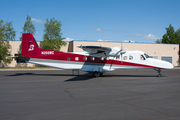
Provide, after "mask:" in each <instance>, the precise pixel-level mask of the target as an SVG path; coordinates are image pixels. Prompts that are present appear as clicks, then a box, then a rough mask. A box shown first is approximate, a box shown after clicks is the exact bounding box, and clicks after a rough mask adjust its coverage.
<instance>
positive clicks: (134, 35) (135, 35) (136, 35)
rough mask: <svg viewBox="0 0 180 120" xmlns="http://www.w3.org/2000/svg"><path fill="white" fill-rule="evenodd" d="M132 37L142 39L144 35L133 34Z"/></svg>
mask: <svg viewBox="0 0 180 120" xmlns="http://www.w3.org/2000/svg"><path fill="white" fill-rule="evenodd" d="M131 36H132V37H142V36H143V35H142V34H132V35H131Z"/></svg>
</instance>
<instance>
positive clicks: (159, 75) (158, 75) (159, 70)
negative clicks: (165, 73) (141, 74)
mask: <svg viewBox="0 0 180 120" xmlns="http://www.w3.org/2000/svg"><path fill="white" fill-rule="evenodd" d="M157 77H162V74H161V69H157Z"/></svg>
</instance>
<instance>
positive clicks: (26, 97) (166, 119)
mask: <svg viewBox="0 0 180 120" xmlns="http://www.w3.org/2000/svg"><path fill="white" fill-rule="evenodd" d="M77 74H78V73H77V72H76V71H75V75H72V71H71V70H7V71H0V120H180V69H172V70H162V77H160V78H159V77H156V71H154V70H116V71H113V72H107V73H105V74H104V75H103V76H102V77H98V78H94V77H92V73H86V72H82V71H80V72H79V75H77Z"/></svg>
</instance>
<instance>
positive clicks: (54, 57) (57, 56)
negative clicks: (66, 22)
mask: <svg viewBox="0 0 180 120" xmlns="http://www.w3.org/2000/svg"><path fill="white" fill-rule="evenodd" d="M68 57H70V60H67V58H68ZM76 57H78V60H75V58H76ZM84 57H87V60H84V59H83V58H84ZM91 57H93V56H87V55H80V54H75V53H65V52H58V51H54V54H53V55H38V56H33V57H31V58H39V59H49V60H61V61H71V62H89V63H100V64H112V65H123V66H134V67H146V68H156V69H161V68H159V67H155V66H150V65H144V64H138V63H131V62H125V61H119V60H112V59H109V60H107V59H104V60H101V58H99V57H94V58H95V59H94V60H91Z"/></svg>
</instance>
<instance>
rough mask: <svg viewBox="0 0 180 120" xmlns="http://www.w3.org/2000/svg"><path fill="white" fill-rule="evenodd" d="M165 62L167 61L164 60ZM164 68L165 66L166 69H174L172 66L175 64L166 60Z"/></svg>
mask: <svg viewBox="0 0 180 120" xmlns="http://www.w3.org/2000/svg"><path fill="white" fill-rule="evenodd" d="M164 62H165V61H164ZM164 68H165V69H172V68H174V66H173V64H171V63H169V62H165V64H164Z"/></svg>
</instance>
